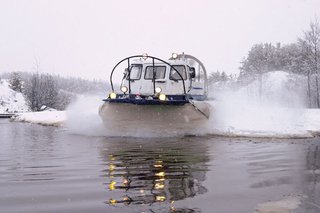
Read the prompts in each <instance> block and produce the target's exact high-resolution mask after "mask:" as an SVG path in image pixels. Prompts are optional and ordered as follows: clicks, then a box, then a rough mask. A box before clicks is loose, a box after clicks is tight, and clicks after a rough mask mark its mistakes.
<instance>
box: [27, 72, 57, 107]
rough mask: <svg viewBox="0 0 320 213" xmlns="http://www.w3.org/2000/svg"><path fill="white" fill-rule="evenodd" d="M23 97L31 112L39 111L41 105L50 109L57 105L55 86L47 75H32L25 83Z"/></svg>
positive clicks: (51, 78)
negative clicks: (25, 98) (24, 96)
mask: <svg viewBox="0 0 320 213" xmlns="http://www.w3.org/2000/svg"><path fill="white" fill-rule="evenodd" d="M25 95H26V97H27V100H28V103H29V106H30V108H31V109H32V110H33V111H39V110H40V109H41V107H42V106H43V105H45V106H47V107H50V108H56V106H57V105H58V89H57V84H56V82H55V80H54V79H53V77H52V76H50V75H49V74H46V75H45V74H41V75H40V74H39V73H37V74H33V75H32V76H31V78H30V80H29V81H28V82H27V83H26V88H25Z"/></svg>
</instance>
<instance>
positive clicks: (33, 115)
mask: <svg viewBox="0 0 320 213" xmlns="http://www.w3.org/2000/svg"><path fill="white" fill-rule="evenodd" d="M66 117H67V116H66V112H65V111H43V112H27V113H21V114H18V115H17V116H15V117H13V118H12V120H13V121H22V122H29V123H34V124H41V125H48V126H62V125H63V124H64V123H65V121H66Z"/></svg>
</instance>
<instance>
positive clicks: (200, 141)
mask: <svg viewBox="0 0 320 213" xmlns="http://www.w3.org/2000/svg"><path fill="white" fill-rule="evenodd" d="M0 127H1V128H0V135H1V136H2V137H1V139H0V146H1V148H0V191H1V193H0V206H1V209H0V212H110V211H112V212H235V211H236V212H253V211H254V209H255V208H256V207H257V205H258V204H259V203H263V202H266V201H269V200H275V201H276V200H279V199H281V198H282V197H283V196H285V195H289V194H292V193H298V194H302V195H303V196H301V197H303V199H302V200H301V202H302V204H301V205H300V207H299V209H298V210H297V211H296V212H311V213H315V212H319V210H320V207H319V206H320V148H319V147H320V141H319V139H317V138H315V139H299V140H298V139H287V140H284V139H282V140H277V139H258V138H255V139H250V138H223V137H184V138H165V139H159V138H149V139H143V138H103V137H86V136H79V135H71V134H68V132H66V131H65V130H64V129H61V128H60V129H59V128H53V127H43V126H38V125H30V124H26V123H14V122H9V121H7V120H0ZM230 203H231V204H232V205H231V204H230Z"/></svg>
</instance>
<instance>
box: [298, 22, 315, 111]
mask: <svg viewBox="0 0 320 213" xmlns="http://www.w3.org/2000/svg"><path fill="white" fill-rule="evenodd" d="M298 43H299V45H300V47H301V49H302V52H303V55H304V56H305V57H304V58H303V63H302V64H303V66H304V71H305V72H306V74H307V78H308V91H307V92H308V99H309V107H311V106H312V88H311V84H312V78H313V77H314V78H315V88H316V102H317V107H318V108H320V97H319V84H318V75H319V68H320V64H319V63H320V25H319V21H318V19H317V18H315V19H314V21H311V22H310V28H309V30H308V31H305V32H304V37H303V38H299V39H298Z"/></svg>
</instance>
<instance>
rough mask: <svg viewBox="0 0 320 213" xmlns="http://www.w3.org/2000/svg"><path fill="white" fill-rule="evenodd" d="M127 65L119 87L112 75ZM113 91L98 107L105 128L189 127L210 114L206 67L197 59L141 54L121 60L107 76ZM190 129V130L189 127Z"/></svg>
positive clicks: (111, 129) (174, 55)
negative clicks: (116, 85)
mask: <svg viewBox="0 0 320 213" xmlns="http://www.w3.org/2000/svg"><path fill="white" fill-rule="evenodd" d="M122 63H125V65H126V68H125V72H124V76H123V79H122V82H121V84H120V88H119V89H120V90H119V91H116V90H115V88H114V84H113V74H114V72H115V71H116V70H117V68H119V67H120V66H119V65H120V64H122ZM110 84H111V89H112V92H111V93H110V94H109V96H108V98H107V99H104V100H103V101H104V103H103V104H102V106H101V107H100V109H99V115H100V117H101V118H102V121H103V123H104V125H105V127H106V128H107V129H109V130H110V131H113V129H114V128H116V129H117V130H118V129H119V128H121V130H123V131H126V128H127V127H130V128H139V129H146V128H147V129H158V130H159V128H160V131H161V129H164V128H167V131H170V130H172V131H175V130H177V128H178V129H183V130H186V131H189V130H192V129H194V128H195V127H197V126H199V125H202V124H204V123H205V122H206V121H207V120H208V119H209V117H210V105H209V104H208V103H207V101H206V100H207V95H208V85H207V74H206V69H205V67H204V65H203V64H202V62H201V61H199V60H198V59H197V58H195V57H193V56H191V55H186V54H180V55H178V54H175V53H174V54H172V57H171V58H170V59H169V60H168V61H164V60H162V59H159V58H156V57H153V56H148V55H147V54H144V55H136V56H131V57H127V58H125V59H123V60H121V61H120V62H119V63H117V64H116V66H115V67H114V68H113V69H112V72H111V75H110ZM190 128H191V129H190Z"/></svg>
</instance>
